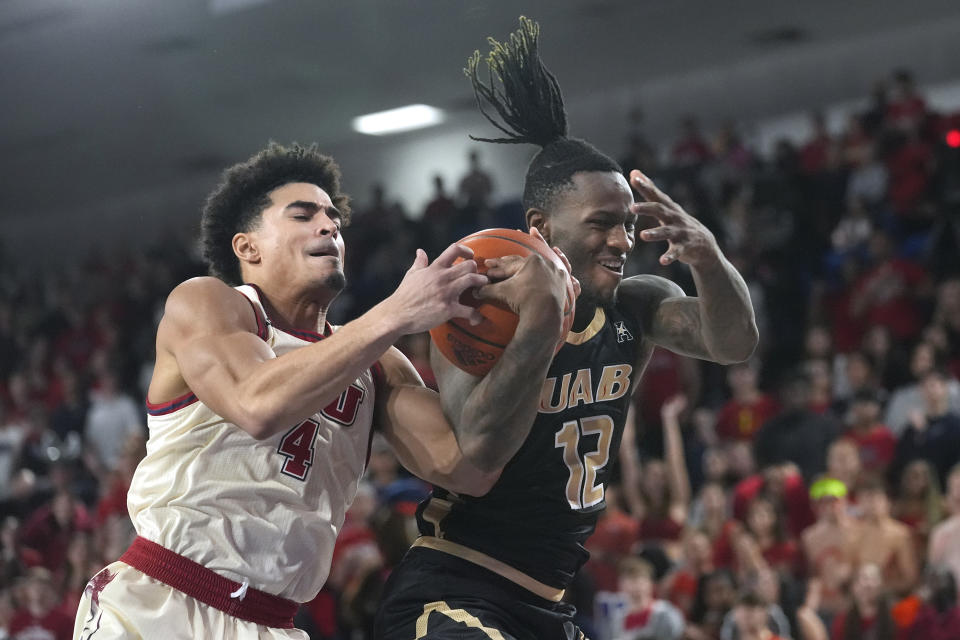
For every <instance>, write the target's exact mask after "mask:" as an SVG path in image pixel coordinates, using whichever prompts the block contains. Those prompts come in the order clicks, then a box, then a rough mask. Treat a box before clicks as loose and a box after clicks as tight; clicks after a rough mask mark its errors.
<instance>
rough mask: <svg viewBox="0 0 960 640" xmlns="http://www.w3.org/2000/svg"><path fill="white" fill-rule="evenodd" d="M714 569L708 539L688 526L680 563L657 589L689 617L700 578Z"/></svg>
mask: <svg viewBox="0 0 960 640" xmlns="http://www.w3.org/2000/svg"><path fill="white" fill-rule="evenodd" d="M715 569H716V567H715V566H714V562H713V546H712V545H711V543H710V538H709V537H708V536H707V534H705V533H703V532H702V531H698V530H697V529H688V530H687V532H686V534H685V535H684V539H683V555H682V557H681V559H680V562H678V563H677V564H676V565H674V567H673V570H672V571H670V572H669V573H668V574H667V575H666V576H664V578H663V580H662V581H661V583H660V588H659V590H658V591H659V592H660V593H662V594H663V595H664V596H665V597H666V598H667V600H669V601H670V602H672V603H673V604H674V605H675V606H676V607H677V608H678V609H680V611H681V613H683V615H684V617H689V616H690V613H691V611H692V609H693V602H694V600H695V599H696V595H697V584H698V583H699V581H700V578H701V577H702V576H704V575H706V574H708V573H713V571H714V570H715Z"/></svg>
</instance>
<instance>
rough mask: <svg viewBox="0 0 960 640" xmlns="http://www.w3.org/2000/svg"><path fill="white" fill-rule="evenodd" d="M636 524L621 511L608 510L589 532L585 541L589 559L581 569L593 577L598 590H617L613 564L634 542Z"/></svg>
mask: <svg viewBox="0 0 960 640" xmlns="http://www.w3.org/2000/svg"><path fill="white" fill-rule="evenodd" d="M639 531H640V523H639V522H637V520H636V518H633V517H631V516H630V515H629V514H626V513H624V512H622V511H609V512H608V513H607V514H606V515H605V516H604V517H603V518H601V519H600V521H599V522H598V523H597V528H596V530H595V531H594V532H593V535H592V536H590V538H589V539H588V540H587V544H586V547H587V551H589V552H590V559H589V560H588V561H587V564H586V567H585V569H586V570H587V571H588V572H589V573H590V575H591V577H593V580H594V582H595V583H596V587H597V589H598V590H601V591H616V590H617V563H618V561H619V560H620V559H621V558H624V557H626V556H628V555H630V551H631V550H632V548H633V544H634V543H635V542H636V541H637V536H638V534H639Z"/></svg>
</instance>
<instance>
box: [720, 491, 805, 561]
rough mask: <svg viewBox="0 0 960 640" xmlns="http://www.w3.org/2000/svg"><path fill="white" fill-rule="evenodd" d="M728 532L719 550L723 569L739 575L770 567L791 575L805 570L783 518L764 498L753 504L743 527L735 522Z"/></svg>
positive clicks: (728, 528)
mask: <svg viewBox="0 0 960 640" xmlns="http://www.w3.org/2000/svg"><path fill="white" fill-rule="evenodd" d="M725 533H726V535H724V536H723V537H722V538H721V539H720V541H719V542H718V544H717V547H716V562H717V565H718V566H720V567H730V568H732V569H734V571H736V572H737V573H738V575H743V573H745V572H749V573H756V572H757V571H761V570H763V569H766V568H768V567H769V568H770V569H773V570H774V571H776V572H777V574H778V575H785V576H790V575H794V574H798V573H799V572H800V570H801V569H802V557H801V554H800V549H799V547H798V546H797V543H796V542H795V541H794V540H792V539H791V538H790V537H789V536H788V535H787V531H786V526H785V524H784V522H783V517H782V515H781V514H780V512H778V511H777V510H776V509H775V508H774V506H773V504H772V503H771V502H770V501H769V500H767V499H765V498H764V497H762V496H758V497H756V498H754V499H753V500H752V501H751V502H750V506H749V507H748V509H747V517H746V520H745V521H744V523H743V525H740V524H739V523H738V522H736V521H734V522H732V523H731V526H729V527H727V530H726V532H725Z"/></svg>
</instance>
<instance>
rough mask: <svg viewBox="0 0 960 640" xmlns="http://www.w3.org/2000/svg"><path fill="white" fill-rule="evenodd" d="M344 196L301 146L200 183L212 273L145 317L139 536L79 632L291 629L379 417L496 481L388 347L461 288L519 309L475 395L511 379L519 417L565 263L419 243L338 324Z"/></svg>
mask: <svg viewBox="0 0 960 640" xmlns="http://www.w3.org/2000/svg"><path fill="white" fill-rule="evenodd" d="M348 213H349V212H348V208H347V197H346V196H345V195H343V194H342V193H341V192H340V179H339V169H338V168H337V166H336V164H335V163H334V162H333V160H332V159H331V158H329V157H327V156H324V155H321V154H319V153H318V152H317V151H316V149H315V148H314V147H310V148H303V147H300V146H297V145H294V146H292V147H290V148H286V147H282V146H279V145H271V146H269V147H268V148H267V149H265V150H264V151H261V152H260V153H259V154H257V155H256V156H254V157H253V158H251V159H250V160H249V161H248V162H246V163H243V164H239V165H236V166H234V167H232V168H230V169H228V170H227V171H226V173H225V175H224V181H223V183H222V184H221V185H220V187H218V189H217V190H216V191H214V193H213V194H212V195H211V196H210V197H209V198H208V200H207V204H206V207H205V209H204V213H203V220H202V240H203V245H204V249H205V254H206V258H207V260H208V261H209V263H210V267H211V272H212V273H213V274H214V275H215V276H216V277H204V278H194V279H191V280H188V281H186V282H184V283H182V284H180V285H179V286H178V287H176V288H175V289H174V290H173V292H172V293H171V294H170V296H169V298H168V299H167V303H166V309H165V313H164V316H163V319H162V320H161V322H160V326H159V328H158V330H157V343H156V344H157V349H156V351H157V357H156V365H155V368H154V373H153V378H152V380H151V383H150V387H149V390H148V398H147V408H148V413H149V418H148V424H149V428H150V439H149V441H148V443H147V455H146V457H145V458H144V460H143V461H142V462H141V463H140V465H139V467H138V468H137V471H136V473H135V475H134V477H133V481H132V483H131V486H130V491H129V497H128V507H129V510H130V515H131V518H132V519H133V522H134V525H135V527H136V530H137V534H138V536H139V537H138V538H137V539H136V540H135V542H134V543H133V545H132V546H131V547H130V549H129V550H128V551H127V552H126V553H125V554H124V555H123V556H122V557H121V558H120V561H118V562H116V563H113V564H111V565H110V566H108V567H107V568H105V569H104V570H102V571H101V572H100V573H98V574H97V575H96V576H95V577H94V578H93V579H92V580H91V581H90V583H89V584H88V586H87V588H86V589H85V591H84V596H83V600H82V602H81V604H80V608H79V611H78V615H77V620H76V626H75V632H74V635H75V637H80V638H84V639H87V638H95V639H99V638H164V639H167V638H247V637H250V638H306V634H304V633H303V632H301V631H298V630H296V629H293V615H294V613H295V611H296V609H297V606H298V603H302V602H306V601H309V600H310V599H312V598H313V597H314V596H315V595H316V594H317V592H318V591H319V590H320V588H321V587H322V586H323V584H324V581H325V580H326V577H327V573H328V570H329V565H330V558H331V552H332V549H333V544H334V539H335V538H336V535H337V531H338V529H339V528H340V526H341V524H342V523H343V519H344V513H345V511H346V510H347V507H348V506H349V505H350V503H351V501H352V500H353V497H354V495H355V493H356V490H357V486H358V483H359V481H360V477H361V475H362V474H363V471H364V468H365V466H366V460H367V457H368V455H369V451H370V440H371V436H372V427H373V425H374V424H375V425H376V426H377V428H379V429H380V430H381V431H382V433H383V434H384V436H385V437H386V439H387V440H388V441H390V442H391V443H392V444H393V446H394V448H395V450H396V453H397V454H398V457H399V458H400V460H401V461H402V462H403V463H404V464H405V465H406V466H407V468H409V469H410V470H411V471H412V472H413V473H415V474H417V475H419V476H420V477H422V478H424V479H426V480H428V481H430V482H437V483H441V484H443V485H444V486H450V487H454V489H453V490H454V491H457V492H458V493H463V494H465V495H474V494H476V495H481V494H483V493H485V492H486V490H487V489H488V488H489V486H490V485H491V483H492V480H493V479H495V474H492V473H490V472H488V471H485V470H483V469H481V468H478V467H477V466H475V465H473V464H472V463H471V461H470V458H469V456H465V455H463V454H462V453H461V449H460V448H459V447H458V445H457V441H456V438H455V436H454V433H453V431H452V430H451V428H450V425H449V424H448V422H447V420H446V418H445V417H444V415H443V411H442V409H441V406H440V400H439V396H438V395H437V394H436V393H435V392H433V391H430V390H428V389H426V388H425V387H424V386H423V383H422V382H421V380H420V378H419V376H418V375H417V373H416V372H415V370H414V368H413V366H412V365H411V364H410V362H409V361H407V360H406V358H405V357H404V356H402V355H401V354H400V352H399V351H397V350H396V349H394V348H392V347H391V346H390V345H391V344H392V343H393V342H394V341H396V340H397V339H398V338H399V337H400V336H402V335H404V334H410V333H417V332H421V331H424V330H426V329H428V328H430V327H432V326H434V325H436V324H439V323H441V322H444V321H446V320H448V319H450V318H451V317H460V318H470V317H472V314H474V313H475V310H473V309H472V308H470V307H467V306H464V305H461V304H460V303H459V297H460V295H461V294H462V293H463V292H464V291H465V290H466V289H469V288H474V287H480V288H479V290H478V294H477V295H479V296H480V297H481V298H496V299H498V300H501V301H503V302H506V303H507V304H508V305H510V306H511V307H512V308H513V309H514V310H515V311H516V312H517V313H518V314H519V317H520V322H519V326H518V328H517V340H514V341H513V342H511V344H510V345H509V346H508V347H507V350H506V351H505V353H504V354H503V359H502V360H501V361H500V362H498V364H497V366H496V367H495V368H494V371H497V372H498V373H499V375H498V376H497V378H490V379H489V380H488V381H487V382H488V384H487V385H478V386H477V387H476V389H475V390H473V391H471V395H473V394H476V396H475V398H474V399H479V400H482V399H481V398H480V396H483V395H486V396H487V397H488V398H493V397H499V396H501V395H502V394H503V393H504V391H505V388H513V389H519V392H518V393H517V394H516V402H515V403H512V404H502V405H501V408H502V409H503V410H504V412H505V414H506V415H507V416H509V419H510V421H513V420H527V419H529V418H530V416H532V415H533V414H534V413H535V412H536V407H537V402H538V391H537V389H532V390H530V391H527V392H524V391H523V389H522V385H521V382H522V381H524V380H527V379H529V378H531V377H537V376H539V377H540V378H541V379H542V378H543V376H544V375H545V374H546V370H547V367H548V366H549V362H550V359H551V357H552V355H553V349H554V347H553V345H555V344H556V341H557V340H558V339H559V338H560V337H561V336H560V332H561V317H562V312H563V303H564V301H565V295H566V289H565V287H566V278H567V275H566V273H565V272H564V271H563V269H561V268H557V267H554V266H552V265H549V264H547V261H545V260H543V259H542V258H540V257H539V256H534V257H533V258H527V259H523V260H519V261H514V262H513V263H511V264H509V265H503V264H500V263H499V262H497V261H493V263H492V264H491V263H488V264H489V265H490V266H491V268H492V270H493V271H492V272H491V274H492V277H494V278H505V279H503V280H502V281H500V282H497V283H496V284H487V282H488V279H487V277H486V276H481V275H479V274H478V273H477V269H476V264H475V263H474V262H473V261H472V260H465V261H463V262H460V263H459V264H454V261H455V260H456V259H457V258H469V257H470V256H471V252H470V250H468V249H466V248H464V247H461V246H458V245H452V246H450V247H449V248H447V249H446V250H445V251H444V252H443V253H442V254H441V255H440V256H439V257H438V258H437V259H436V260H435V261H434V262H433V264H428V262H427V258H426V255H425V254H424V253H423V251H421V250H418V251H417V257H416V259H415V260H414V262H413V266H412V267H411V268H410V270H409V271H408V272H407V273H406V275H405V277H404V279H403V281H402V282H401V283H400V285H399V286H398V287H397V289H396V291H394V293H393V294H392V295H390V296H389V297H388V298H387V299H385V300H384V301H383V302H381V303H380V304H378V305H376V306H375V307H374V308H373V309H371V310H370V311H369V312H368V313H366V314H364V315H362V316H361V317H359V318H357V319H356V320H354V321H353V322H350V323H347V324H346V325H344V326H342V327H340V328H338V329H335V328H333V327H331V326H330V325H329V324H328V323H327V322H326V314H327V309H328V307H329V305H330V303H331V302H332V301H333V299H334V298H335V297H336V296H337V294H338V293H340V291H341V290H342V289H343V287H344V285H345V278H344V273H343V266H342V264H343V257H344V240H343V236H342V235H341V226H342V225H343V224H345V223H346V222H347V221H348ZM508 276H509V277H508ZM243 283H246V284H243ZM545 335H546V336H551V335H552V336H554V337H552V338H550V339H547V340H545V339H544V336H545ZM498 378H500V379H499V380H498ZM503 385H507V387H504V386H503ZM477 406H480V407H482V406H485V403H484V402H482V401H481V402H478V404H477ZM465 410H466V411H467V412H468V413H470V412H471V408H470V407H469V406H468V407H465ZM463 419H464V420H466V421H471V422H472V421H475V420H477V421H480V422H488V423H489V422H491V421H493V420H494V417H493V416H491V417H490V418H485V417H484V416H480V415H466V416H463ZM499 425H500V423H499V422H496V424H491V425H490V427H489V430H490V434H491V436H492V437H496V435H497V429H498V428H501V429H502V428H504V427H500V426H499ZM507 426H509V423H507ZM468 443H469V445H470V447H473V449H474V450H475V451H480V452H482V451H484V447H485V446H486V443H485V441H484V439H483V438H474V439H473V440H470V441H469V442H468ZM428 445H429V446H428ZM471 455H476V454H471Z"/></svg>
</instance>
